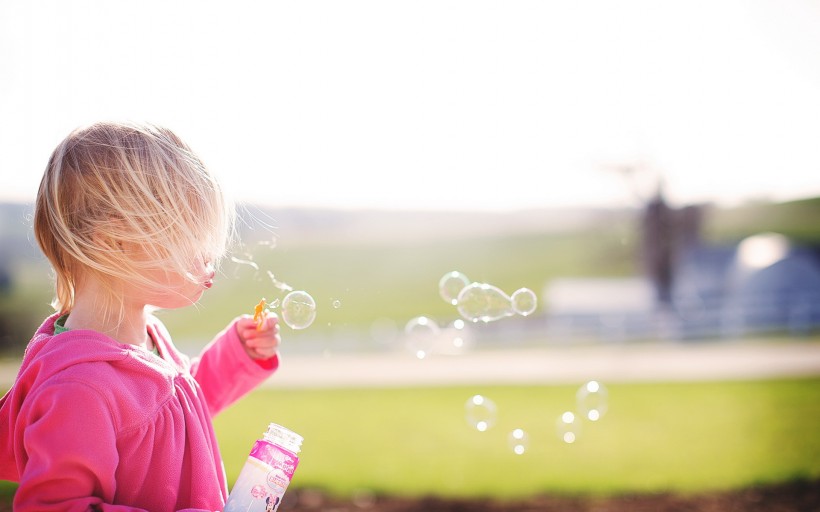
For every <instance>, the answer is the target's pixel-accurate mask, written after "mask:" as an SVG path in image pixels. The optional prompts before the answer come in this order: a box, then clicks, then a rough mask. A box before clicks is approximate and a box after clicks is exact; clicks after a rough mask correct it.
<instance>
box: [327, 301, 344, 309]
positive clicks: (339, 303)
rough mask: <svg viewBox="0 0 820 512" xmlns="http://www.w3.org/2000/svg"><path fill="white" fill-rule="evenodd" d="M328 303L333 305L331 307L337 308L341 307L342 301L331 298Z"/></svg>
mask: <svg viewBox="0 0 820 512" xmlns="http://www.w3.org/2000/svg"><path fill="white" fill-rule="evenodd" d="M330 305H331V306H333V309H339V308H340V307H342V301H340V300H339V299H333V300H332V301H331V302H330Z"/></svg>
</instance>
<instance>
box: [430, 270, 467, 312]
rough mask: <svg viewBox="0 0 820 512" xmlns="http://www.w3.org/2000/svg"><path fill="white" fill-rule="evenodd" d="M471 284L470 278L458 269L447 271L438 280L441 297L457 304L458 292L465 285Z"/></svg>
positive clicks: (449, 302)
mask: <svg viewBox="0 0 820 512" xmlns="http://www.w3.org/2000/svg"><path fill="white" fill-rule="evenodd" d="M469 284H470V280H469V279H468V278H467V276H465V275H464V274H462V273H461V272H459V271H457V270H453V271H452V272H447V273H446V274H444V276H442V278H441V279H440V280H439V282H438V292H439V294H440V295H441V298H442V299H444V300H445V301H446V302H447V303H448V304H452V305H453V306H455V305H456V304H458V294H459V293H460V292H461V290H463V289H464V287H465V286H467V285H469Z"/></svg>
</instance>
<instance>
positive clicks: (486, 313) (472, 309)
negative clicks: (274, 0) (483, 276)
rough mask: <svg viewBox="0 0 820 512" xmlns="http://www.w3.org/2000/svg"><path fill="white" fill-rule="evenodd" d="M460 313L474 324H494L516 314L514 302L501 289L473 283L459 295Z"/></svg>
mask: <svg viewBox="0 0 820 512" xmlns="http://www.w3.org/2000/svg"><path fill="white" fill-rule="evenodd" d="M456 307H457V308H458V312H459V313H460V314H461V316H463V317H464V318H465V319H467V320H471V321H473V322H478V321H479V320H481V321H482V322H492V321H494V320H498V319H501V318H504V317H507V316H511V315H513V314H515V312H514V310H513V307H512V301H511V299H510V297H509V296H507V294H506V293H504V292H503V291H502V290H501V289H500V288H498V287H496V286H493V285H491V284H487V283H472V284H470V285H469V286H466V287H464V289H463V290H461V292H459V294H458V302H457V306H456Z"/></svg>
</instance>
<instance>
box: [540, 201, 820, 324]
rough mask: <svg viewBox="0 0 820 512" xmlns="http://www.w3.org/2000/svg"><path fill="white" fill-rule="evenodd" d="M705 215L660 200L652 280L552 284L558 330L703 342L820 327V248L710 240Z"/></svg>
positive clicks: (646, 260) (650, 231) (652, 238)
mask: <svg viewBox="0 0 820 512" xmlns="http://www.w3.org/2000/svg"><path fill="white" fill-rule="evenodd" d="M702 217H703V215H702V211H701V209H700V208H699V207H697V206H689V207H686V208H683V209H672V208H670V207H669V206H668V205H667V204H666V203H665V202H664V201H663V198H662V196H661V195H660V194H658V196H656V197H655V198H653V199H652V200H651V201H649V202H648V204H647V207H646V209H645V211H644V215H643V218H642V221H641V227H642V233H643V239H642V248H641V260H642V263H643V269H644V273H643V275H642V276H639V277H635V278H632V279H572V280H567V279H561V280H555V281H553V282H550V283H548V284H547V286H546V289H545V290H544V294H543V296H544V301H545V307H544V309H545V311H546V312H547V313H546V314H547V325H548V329H549V332H550V334H551V335H552V336H554V337H570V338H571V337H584V338H590V337H591V338H596V339H604V340H628V339H652V338H672V339H697V338H713V337H740V336H744V335H750V334H761V333H789V334H794V335H806V334H811V333H812V332H814V331H817V330H818V329H820V248H817V247H800V246H796V245H794V244H793V243H792V242H791V241H790V240H788V239H787V238H786V237H784V236H782V235H779V234H777V233H760V234H758V235H754V236H751V237H748V238H747V239H745V240H743V241H741V242H740V243H738V244H737V245H733V246H714V245H708V244H704V243H703V242H702V241H701V238H700V236H699V234H700V225H701V221H702Z"/></svg>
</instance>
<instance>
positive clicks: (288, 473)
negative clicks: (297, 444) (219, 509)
mask: <svg viewBox="0 0 820 512" xmlns="http://www.w3.org/2000/svg"><path fill="white" fill-rule="evenodd" d="M298 464H299V458H298V457H297V456H296V455H295V454H293V453H291V452H289V451H287V450H285V449H284V448H282V447H281V446H277V445H275V444H272V443H269V442H267V441H265V440H261V439H260V440H259V441H257V442H256V444H254V445H253V448H252V449H251V453H250V455H249V456H248V460H247V461H246V462H245V466H244V467H243V468H242V471H241V472H240V473H239V476H238V477H237V479H236V483H235V484H234V486H233V489H232V490H231V494H230V496H228V503H227V504H226V505H225V512H233V511H243V512H249V511H259V512H273V511H275V510H276V509H278V508H279V504H280V503H281V502H282V497H283V496H284V495H285V491H286V490H287V488H288V484H289V483H290V480H291V479H292V478H293V472H294V471H295V470H296V466H297V465H298Z"/></svg>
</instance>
